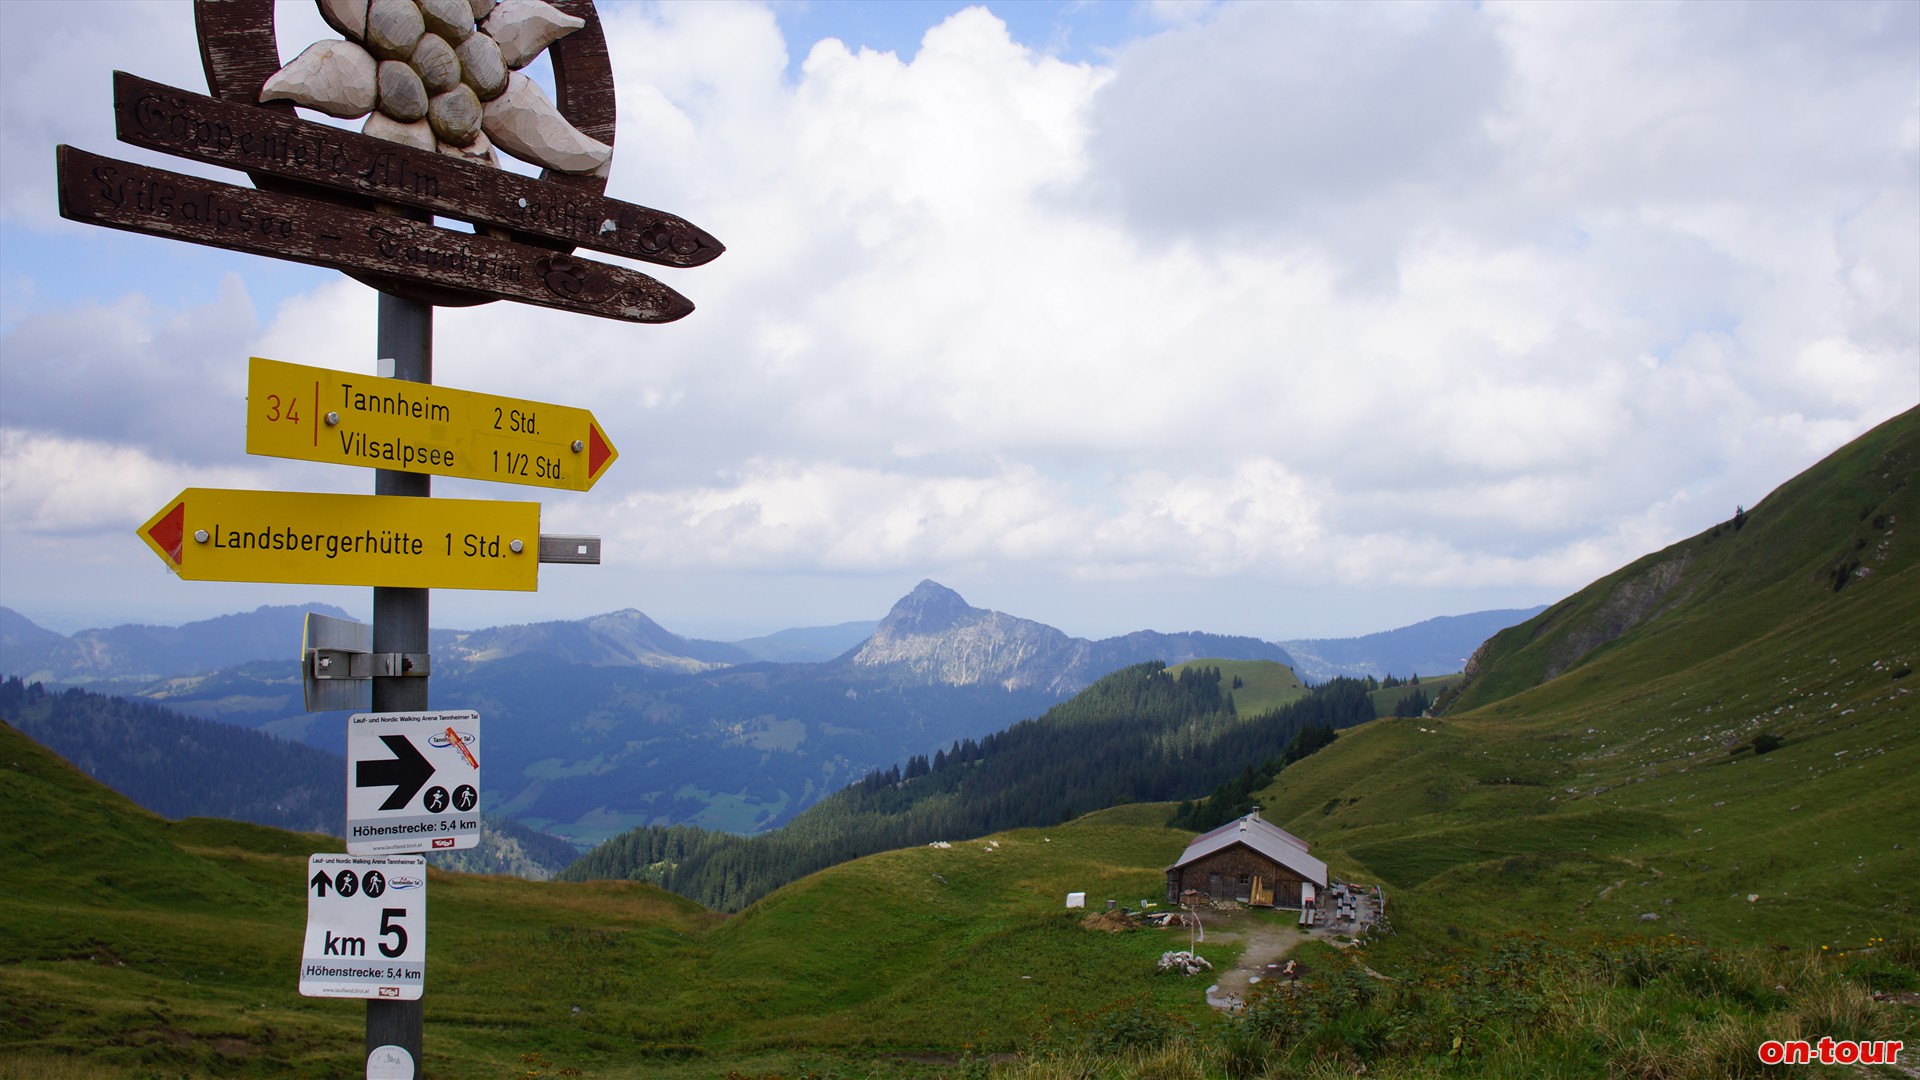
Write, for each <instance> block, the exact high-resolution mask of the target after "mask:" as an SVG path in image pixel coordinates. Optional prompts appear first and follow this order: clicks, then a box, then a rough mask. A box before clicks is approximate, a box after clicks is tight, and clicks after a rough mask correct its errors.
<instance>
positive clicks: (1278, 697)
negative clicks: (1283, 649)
mask: <svg viewBox="0 0 1920 1080" xmlns="http://www.w3.org/2000/svg"><path fill="white" fill-rule="evenodd" d="M1190 667H1201V668H1219V669H1220V674H1221V676H1222V677H1223V678H1224V679H1225V684H1224V685H1225V686H1226V687H1228V688H1232V687H1233V680H1234V679H1235V678H1236V677H1237V678H1239V680H1240V682H1241V685H1240V686H1239V687H1238V688H1237V689H1229V693H1230V694H1231V695H1232V697H1233V710H1234V712H1236V713H1238V714H1240V715H1241V716H1258V715H1260V714H1261V713H1266V712H1272V711H1273V710H1275V709H1277V708H1279V707H1280V706H1282V705H1285V704H1287V703H1288V702H1292V701H1298V700H1300V699H1301V698H1303V697H1306V696H1307V685H1306V684H1305V683H1303V682H1301V681H1300V677H1299V676H1298V675H1295V674H1294V673H1293V669H1292V668H1290V667H1288V666H1286V665H1285V664H1276V663H1274V662H1273V661H1272V660H1189V661H1187V662H1186V663H1184V664H1175V665H1173V666H1172V667H1170V668H1168V669H1167V670H1168V671H1169V672H1171V673H1172V674H1174V675H1178V674H1180V673H1181V672H1182V671H1184V670H1186V669H1187V668H1190ZM1389 711H1391V710H1389Z"/></svg>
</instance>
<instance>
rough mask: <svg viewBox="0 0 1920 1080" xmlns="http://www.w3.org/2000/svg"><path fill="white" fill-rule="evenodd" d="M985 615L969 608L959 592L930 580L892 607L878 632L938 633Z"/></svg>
mask: <svg viewBox="0 0 1920 1080" xmlns="http://www.w3.org/2000/svg"><path fill="white" fill-rule="evenodd" d="M985 614H987V612H986V611H983V610H982V609H980V608H976V607H973V606H971V605H969V604H968V603H967V602H966V600H964V599H962V598H961V596H960V594H959V593H957V592H954V591H953V590H952V589H949V588H947V587H946V586H945V585H942V584H940V583H939V582H937V581H934V580H932V579H931V578H929V579H927V580H925V581H922V582H921V583H920V584H918V585H915V586H914V587H913V591H912V592H910V593H908V594H907V595H905V596H903V597H901V598H900V600H899V601H898V602H897V603H895V604H894V605H893V610H891V611H889V612H887V617H886V618H885V619H882V620H881V621H880V627H879V629H878V630H877V631H876V633H881V634H887V635H889V636H896V635H901V634H938V633H941V632H942V631H945V630H951V629H953V628H954V627H955V626H957V625H959V624H960V623H962V622H966V621H968V620H970V619H973V618H976V617H978V616H981V615H985Z"/></svg>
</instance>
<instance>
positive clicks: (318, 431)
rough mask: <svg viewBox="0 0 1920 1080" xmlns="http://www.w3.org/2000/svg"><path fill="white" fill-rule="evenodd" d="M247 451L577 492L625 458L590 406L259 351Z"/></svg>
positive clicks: (252, 371) (250, 372) (253, 368)
mask: <svg viewBox="0 0 1920 1080" xmlns="http://www.w3.org/2000/svg"><path fill="white" fill-rule="evenodd" d="M247 453H249V454H264V455H268V456H272V457H284V458H298V459H300V460H303V461H320V462H326V463H329V464H336V465H364V466H373V467H375V468H381V469H394V470H398V471H400V472H421V473H431V474H434V475H437V476H458V477H462V478H465V479H468V480H496V481H500V482H502V483H508V484H526V485H530V486H534V487H548V488H558V489H562V490H570V491H586V490H587V489H589V488H591V487H593V485H594V482H595V481H597V480H599V479H600V477H601V476H603V475H605V473H606V469H607V466H608V465H611V464H613V460H614V459H615V458H617V457H619V456H620V452H619V451H617V450H615V449H614V448H613V444H612V443H611V442H609V441H608V440H607V437H606V435H605V434H604V433H603V432H602V431H601V430H600V425H599V422H598V421H596V420H595V419H594V417H593V413H591V412H589V411H588V410H586V409H570V408H567V407H566V406H564V405H548V404H545V403H543V402H538V401H525V400H522V399H520V398H510V397H499V396H497V395H494V394H480V393H475V392H473V391H471V390H454V389H451V388H448V387H443V386H433V385H431V384H426V383H417V382H408V381H406V380H404V379H382V378H377V377H375V376H371V375H355V374H352V373H350V372H345V371H334V370H332V369H330V368H316V367H306V366H304V365H300V364H283V363H281V362H279V361H277V360H265V359H262V358H260V357H258V356H256V357H254V358H253V359H252V360H251V361H249V363H248V367H247Z"/></svg>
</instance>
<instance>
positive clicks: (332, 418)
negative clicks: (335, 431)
mask: <svg viewBox="0 0 1920 1080" xmlns="http://www.w3.org/2000/svg"><path fill="white" fill-rule="evenodd" d="M339 422H340V414H339V413H337V412H330V413H328V414H327V426H328V427H333V426H334V425H335V424H338V423H339Z"/></svg>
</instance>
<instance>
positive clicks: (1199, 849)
mask: <svg viewBox="0 0 1920 1080" xmlns="http://www.w3.org/2000/svg"><path fill="white" fill-rule="evenodd" d="M1235 844H1244V845H1246V846H1247V847H1248V848H1251V849H1252V850H1253V851H1255V852H1258V853H1259V854H1261V855H1265V856H1266V857H1267V858H1269V859H1272V860H1273V861H1274V862H1276V863H1279V864H1280V865H1281V866H1284V867H1286V868H1287V869H1289V870H1291V871H1293V872H1294V873H1296V874H1299V875H1300V876H1301V877H1303V878H1305V879H1306V880H1308V881H1311V882H1313V883H1314V884H1315V885H1318V886H1320V887H1322V888H1325V887H1326V884H1327V864H1326V863H1323V862H1321V861H1320V860H1319V859H1316V858H1314V857H1313V856H1311V855H1309V854H1307V842H1306V841H1305V840H1302V839H1300V838H1299V837H1297V836H1295V835H1293V834H1292V833H1290V832H1288V831H1287V830H1285V829H1283V828H1281V827H1280V826H1278V825H1275V824H1273V823H1272V822H1270V821H1266V820H1265V819H1263V818H1261V816H1260V815H1259V814H1258V813H1253V814H1248V815H1247V816H1246V817H1243V818H1239V819H1237V820H1234V821H1229V822H1227V823H1226V824H1225V825H1222V826H1220V827H1219V828H1217V829H1214V830H1212V831H1211V832H1204V833H1201V834H1200V835H1199V836H1196V837H1194V838H1193V842H1192V843H1190V844H1188V845H1187V850H1185V851H1183V852H1181V853H1180V860H1179V861H1178V862H1176V863H1174V864H1173V866H1171V867H1169V868H1168V869H1173V870H1177V869H1179V868H1180V867H1182V866H1185V865H1187V864H1188V863H1190V862H1192V861H1194V860H1195V859H1200V858H1205V857H1206V856H1208V855H1211V854H1213V853H1214V852H1216V851H1224V850H1226V849H1227V848H1230V847H1232V846H1233V845H1235Z"/></svg>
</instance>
